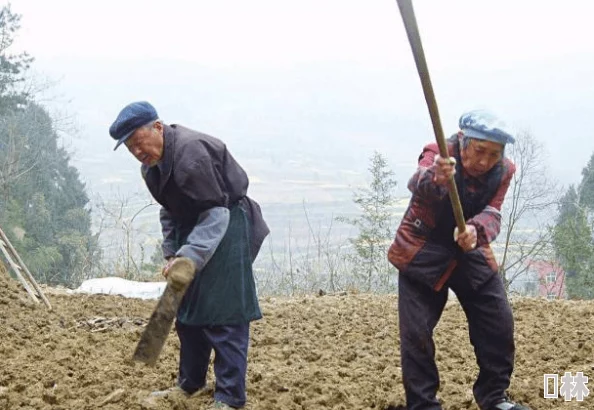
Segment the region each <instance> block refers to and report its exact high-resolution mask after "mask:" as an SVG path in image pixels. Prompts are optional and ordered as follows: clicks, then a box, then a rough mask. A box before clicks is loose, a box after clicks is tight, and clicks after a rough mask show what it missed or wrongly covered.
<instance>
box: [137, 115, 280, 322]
mask: <svg viewBox="0 0 594 410" xmlns="http://www.w3.org/2000/svg"><path fill="white" fill-rule="evenodd" d="M163 137H164V152H163V158H162V160H161V162H160V163H159V164H158V165H156V166H153V167H147V166H144V165H143V167H142V173H143V176H144V179H145V181H146V184H147V186H148V188H149V190H150V192H151V194H152V195H153V197H154V198H155V199H156V200H157V201H158V202H159V203H160V204H161V205H162V208H161V214H160V218H161V225H162V229H163V253H164V256H165V257H169V256H173V255H176V254H177V255H178V256H182V255H183V256H190V257H191V258H192V259H193V260H194V262H196V266H197V272H196V277H195V278H194V280H193V281H192V283H191V284H190V286H189V288H188V290H187V291H186V294H185V296H184V299H183V301H182V304H181V306H180V308H179V310H178V320H179V321H180V322H182V323H184V324H189V325H197V326H208V325H234V324H241V323H246V322H249V321H252V320H256V319H259V318H261V316H262V315H261V312H260V308H259V304H258V300H257V292H256V286H255V283H254V278H253V271H252V262H253V260H254V259H255V258H256V256H257V254H258V251H259V249H260V247H261V245H262V241H263V240H264V238H265V237H266V235H267V234H268V232H269V230H268V226H267V225H266V223H265V222H264V219H263V217H262V213H261V210H260V207H259V206H258V204H257V203H256V202H255V201H253V200H252V199H250V198H248V197H247V196H246V194H247V189H248V177H247V174H246V173H245V171H244V170H243V169H242V168H241V166H240V165H239V164H238V163H237V162H236V161H235V159H234V158H233V157H232V156H231V154H230V153H229V152H228V151H227V148H226V146H225V144H223V142H222V141H220V140H218V139H216V138H214V137H211V136H209V135H205V134H201V133H199V132H196V131H193V130H190V129H188V128H184V127H182V126H179V125H171V126H168V125H165V126H164V132H163ZM221 227H222V228H221ZM188 246H189V248H188ZM184 248H186V249H184ZM190 248H192V249H193V251H190V250H189V249H190ZM184 251H185V253H184Z"/></svg>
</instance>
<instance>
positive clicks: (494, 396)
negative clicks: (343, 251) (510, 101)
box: [388, 111, 527, 410]
mask: <svg viewBox="0 0 594 410" xmlns="http://www.w3.org/2000/svg"><path fill="white" fill-rule="evenodd" d="M459 126H460V131H459V132H458V133H457V134H455V135H453V136H452V137H451V138H449V140H448V151H449V155H450V157H449V158H441V157H440V156H439V155H438V154H439V149H438V146H437V144H435V143H433V144H429V145H427V146H425V148H424V149H423V152H422V153H421V155H420V157H419V161H418V169H417V171H416V172H415V174H414V175H413V176H412V178H411V179H410V181H409V183H408V188H409V190H410V191H411V192H412V197H411V199H410V203H409V206H408V209H407V211H406V213H405V214H404V217H403V218H402V221H401V223H400V226H399V228H398V231H397V233H396V237H395V239H394V242H393V243H392V245H391V247H390V250H389V254H388V259H389V260H390V262H391V263H392V264H393V265H394V266H396V268H398V270H399V286H398V288H399V289H398V295H399V297H398V315H399V327H400V348H401V361H402V374H403V382H404V389H405V392H406V401H407V409H408V410H438V409H441V405H440V403H439V401H438V399H437V397H436V394H437V390H438V388H439V375H438V371H437V366H436V364H435V346H434V343H433V330H434V328H435V326H436V325H437V323H438V321H439V318H440V317H441V314H442V312H443V309H444V306H445V303H446V301H447V298H448V292H449V290H450V289H451V290H452V291H453V292H454V293H455V294H456V296H457V298H458V300H459V301H460V304H461V305H462V308H463V309H464V312H465V314H466V317H467V320H468V327H469V331H470V341H471V343H472V345H473V346H474V350H475V354H476V359H477V363H478V366H479V369H480V371H479V375H478V378H477V380H476V382H475V383H474V388H473V392H474V397H475V399H476V402H477V404H478V406H479V408H480V409H481V410H527V408H526V407H524V406H522V405H520V404H516V403H512V402H511V401H509V399H508V397H507V395H506V390H507V388H508V387H509V383H510V377H511V374H512V371H513V364H514V350H515V347H514V337H513V317H512V311H511V308H510V306H509V303H508V300H507V296H506V293H505V288H504V285H503V281H502V279H501V277H500V276H499V275H498V274H497V271H498V267H497V263H496V261H495V258H494V255H493V252H492V250H491V248H490V246H489V244H490V243H491V242H492V241H493V240H494V239H495V238H496V237H497V235H498V234H499V229H500V224H501V214H500V211H501V206H502V205H503V200H504V198H505V193H506V192H507V189H508V187H509V185H510V181H511V178H512V176H513V174H514V172H515V166H514V164H513V163H512V162H511V161H510V160H509V159H507V158H505V156H504V151H505V145H506V144H508V143H513V142H514V138H513V137H512V135H511V134H510V133H509V132H506V131H505V128H504V127H503V126H502V124H501V122H500V121H499V120H498V119H497V118H496V117H495V116H493V115H492V114H489V113H488V112H485V111H472V112H469V113H466V114H464V115H462V116H461V118H460V121H459ZM452 176H454V178H455V181H456V184H457V187H458V190H459V194H460V201H461V204H462V209H463V212H464V216H465V218H466V219H467V220H466V230H465V232H463V233H460V234H458V231H457V228H456V222H455V219H454V214H453V210H452V206H451V203H450V200H449V197H448V189H447V182H448V180H449V179H450V178H451V177H452Z"/></svg>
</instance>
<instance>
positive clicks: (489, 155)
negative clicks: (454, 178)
mask: <svg viewBox="0 0 594 410" xmlns="http://www.w3.org/2000/svg"><path fill="white" fill-rule="evenodd" d="M460 156H461V157H462V166H463V167H464V169H466V171H467V172H468V173H469V174H470V175H471V176H473V177H478V176H481V175H483V174H486V173H487V172H489V171H490V170H491V168H493V167H494V166H495V165H496V164H497V163H498V162H499V161H500V160H501V158H503V145H501V144H498V143H496V142H492V141H484V140H479V139H474V138H471V139H470V140H469V141H468V145H467V146H466V148H464V149H462V152H461V153H460Z"/></svg>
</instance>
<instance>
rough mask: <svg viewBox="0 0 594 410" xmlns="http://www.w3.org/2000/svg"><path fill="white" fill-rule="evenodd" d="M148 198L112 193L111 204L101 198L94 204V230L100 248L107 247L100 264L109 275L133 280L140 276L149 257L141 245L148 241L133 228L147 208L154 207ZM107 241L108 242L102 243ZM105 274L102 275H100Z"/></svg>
mask: <svg viewBox="0 0 594 410" xmlns="http://www.w3.org/2000/svg"><path fill="white" fill-rule="evenodd" d="M156 205H157V203H156V202H154V201H153V200H152V199H150V200H147V199H145V198H144V197H140V195H139V194H136V195H121V194H119V193H118V194H116V195H115V196H114V197H113V198H112V200H111V201H105V200H103V199H102V198H101V197H99V198H98V200H97V201H96V205H95V209H96V212H97V218H98V231H99V237H100V240H101V239H103V242H104V247H106V248H108V249H109V248H111V251H112V252H111V253H110V252H107V255H105V257H106V258H107V260H106V261H104V263H106V265H107V266H108V268H107V269H106V268H104V271H106V270H108V271H112V272H110V273H111V274H117V275H121V276H123V277H125V278H137V277H139V276H141V275H142V265H143V264H144V262H145V260H146V259H147V258H149V257H148V256H147V255H146V249H145V246H144V242H146V240H147V238H148V236H149V235H148V234H147V232H146V231H145V230H144V229H143V228H142V227H139V226H137V224H136V220H137V218H138V217H139V216H140V215H141V214H143V213H144V212H145V211H146V210H147V209H149V208H151V207H153V206H156ZM106 241H109V243H105V242H106ZM104 273H105V272H104Z"/></svg>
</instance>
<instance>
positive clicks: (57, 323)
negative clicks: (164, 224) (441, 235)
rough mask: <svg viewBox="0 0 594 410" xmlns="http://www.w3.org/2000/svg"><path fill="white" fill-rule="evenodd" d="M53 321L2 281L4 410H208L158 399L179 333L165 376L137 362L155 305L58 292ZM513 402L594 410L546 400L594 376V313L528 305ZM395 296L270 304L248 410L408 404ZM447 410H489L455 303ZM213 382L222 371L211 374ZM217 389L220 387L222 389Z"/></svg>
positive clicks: (520, 322) (173, 349)
mask: <svg viewBox="0 0 594 410" xmlns="http://www.w3.org/2000/svg"><path fill="white" fill-rule="evenodd" d="M47 296H48V298H49V299H50V302H51V303H52V305H53V310H52V311H48V310H47V309H46V308H45V306H44V305H43V304H39V305H36V304H34V303H33V302H32V301H31V299H30V298H29V296H28V295H27V294H26V293H25V292H24V291H23V290H22V288H21V286H20V284H19V283H18V282H16V281H14V280H12V279H9V278H8V277H7V276H6V274H4V273H2V274H0V409H11V410H12V409H48V410H49V409H55V410H57V409H106V410H123V409H133V410H134V409H143V410H165V409H176V410H182V409H183V410H185V409H206V408H208V406H209V404H210V403H211V401H212V398H211V393H212V390H211V391H206V392H204V393H202V394H199V395H197V396H196V397H192V398H190V399H185V398H180V397H169V398H159V399H155V398H149V393H150V392H151V391H153V390H158V389H165V388H167V387H170V386H172V385H173V384H174V383H175V380H176V373H177V355H178V351H179V342H178V340H177V336H176V335H175V334H174V333H173V332H172V334H171V335H170V338H169V339H168V341H167V344H166V346H165V349H164V351H163V353H162V355H161V357H160V359H159V362H158V364H157V366H156V367H154V368H150V367H147V366H145V365H143V364H139V363H134V362H132V361H131V360H130V357H131V355H132V352H133V350H134V348H135V346H136V342H137V341H138V339H139V336H140V333H141V331H142V327H143V325H144V324H146V321H147V318H148V317H149V316H150V313H151V312H152V309H153V307H154V305H155V301H143V300H135V299H125V298H123V297H119V296H106V295H93V296H89V295H67V294H63V292H62V294H61V293H60V292H57V291H55V290H52V289H47ZM512 305H513V309H514V315H515V318H516V341H517V358H516V370H515V373H514V376H513V379H512V386H511V388H510V391H509V393H510V395H511V397H512V398H513V399H515V400H517V401H521V402H523V403H524V404H526V405H529V406H530V407H531V408H532V409H538V410H546V409H594V392H593V393H592V394H591V396H590V397H586V398H585V399H584V401H583V402H577V401H576V400H575V399H574V400H573V401H569V402H565V401H564V400H563V399H562V398H560V399H544V398H543V389H544V387H543V375H544V374H545V373H554V374H560V375H562V374H563V373H564V372H573V373H574V374H575V372H578V371H582V372H584V374H585V375H586V376H594V342H593V339H594V327H593V326H592V325H591V320H592V317H594V303H591V302H569V301H546V300H534V299H518V300H514V301H513V302H512ZM396 306H397V303H396V297H395V296H378V295H368V294H341V295H325V296H313V295H312V296H303V297H295V298H264V299H263V300H262V301H261V307H262V310H263V313H264V319H263V320H261V321H258V322H255V323H254V324H253V325H252V334H251V348H250V356H249V361H250V362H249V367H248V380H247V385H248V405H247V407H246V408H247V409H260V410H272V409H282V410H306V409H307V410H315V409H336V410H338V409H341V410H342V409H344V410H346V409H374V410H387V409H389V408H390V407H391V406H393V407H395V406H398V405H403V404H404V399H403V388H402V378H401V374H400V367H399V366H400V364H399V361H400V357H399V344H398V333H397V311H396ZM435 341H436V346H437V351H438V352H437V361H438V366H439V370H440V375H441V380H442V386H441V389H440V392H439V396H440V399H441V400H442V402H443V406H444V409H451V410H458V409H477V407H476V404H475V403H474V400H473V398H472V392H471V389H472V383H473V381H474V378H475V376H476V374H477V366H476V364H475V360H474V355H473V350H472V347H471V346H470V343H469V341H468V334H467V326H466V321H465V317H464V314H463V312H462V310H461V308H460V306H459V305H458V304H457V302H455V301H452V302H450V303H448V306H447V307H446V310H445V312H444V315H443V317H442V320H441V322H440V324H439V326H438V328H437V330H436V335H435ZM210 374H211V376H210V377H212V371H211V372H210ZM211 382H212V380H211ZM592 385H593V386H594V384H592Z"/></svg>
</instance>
